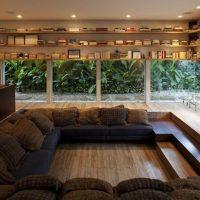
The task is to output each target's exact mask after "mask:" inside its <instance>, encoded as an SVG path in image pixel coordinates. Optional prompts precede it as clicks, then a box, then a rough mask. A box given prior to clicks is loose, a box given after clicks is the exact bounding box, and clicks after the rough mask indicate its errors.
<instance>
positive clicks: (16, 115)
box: [8, 111, 27, 124]
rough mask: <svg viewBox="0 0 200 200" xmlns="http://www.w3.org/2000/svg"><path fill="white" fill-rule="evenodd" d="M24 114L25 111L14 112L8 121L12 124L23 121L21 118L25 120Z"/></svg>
mask: <svg viewBox="0 0 200 200" xmlns="http://www.w3.org/2000/svg"><path fill="white" fill-rule="evenodd" d="M26 113H27V111H24V112H22V111H21V112H20V111H18V112H15V113H13V114H12V115H11V116H9V117H8V121H9V122H10V123H12V124H14V123H15V122H16V121H17V120H19V119H23V118H26Z"/></svg>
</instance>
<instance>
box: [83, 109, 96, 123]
mask: <svg viewBox="0 0 200 200" xmlns="http://www.w3.org/2000/svg"><path fill="white" fill-rule="evenodd" d="M79 123H80V124H81V125H88V124H100V108H90V109H86V110H80V112H79Z"/></svg>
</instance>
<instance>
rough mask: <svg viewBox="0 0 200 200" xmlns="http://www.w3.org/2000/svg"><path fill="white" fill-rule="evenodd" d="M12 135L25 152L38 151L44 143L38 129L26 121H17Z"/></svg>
mask: <svg viewBox="0 0 200 200" xmlns="http://www.w3.org/2000/svg"><path fill="white" fill-rule="evenodd" d="M12 134H13V136H15V137H16V138H17V139H18V141H19V142H20V144H21V145H22V146H23V147H24V148H25V149H27V150H31V151H35V150H39V149H40V148H41V146H42V143H43V141H44V136H43V134H42V132H41V131H40V129H38V127H37V126H36V125H35V124H34V123H33V122H32V121H30V120H28V119H19V120H18V121H17V122H16V123H15V124H14V127H13V129H12Z"/></svg>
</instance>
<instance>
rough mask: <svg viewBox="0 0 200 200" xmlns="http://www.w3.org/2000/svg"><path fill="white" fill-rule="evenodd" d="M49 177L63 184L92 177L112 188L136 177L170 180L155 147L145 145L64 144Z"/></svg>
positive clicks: (56, 154)
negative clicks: (69, 180) (105, 182)
mask: <svg viewBox="0 0 200 200" xmlns="http://www.w3.org/2000/svg"><path fill="white" fill-rule="evenodd" d="M49 174H50V175H54V176H56V177H58V178H59V179H60V180H61V181H65V180H66V179H69V178H75V177H93V178H100V179H103V180H106V181H108V182H110V183H111V184H113V185H116V184H117V183H119V182H120V181H122V180H125V179H130V178H136V177H148V178H156V179H160V180H163V181H168V180H170V179H171V177H170V175H169V174H168V172H167V170H166V168H165V166H164V164H163V163H162V161H161V160H160V158H159V156H158V155H157V153H156V150H155V147H154V146H153V145H151V144H142V143H116V142H115V143H70V144H61V145H59V146H58V148H57V150H56V152H55V154H54V158H53V160H52V164H51V167H50V170H49Z"/></svg>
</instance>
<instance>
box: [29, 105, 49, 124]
mask: <svg viewBox="0 0 200 200" xmlns="http://www.w3.org/2000/svg"><path fill="white" fill-rule="evenodd" d="M32 111H34V112H37V113H40V114H43V115H45V116H46V117H47V118H48V119H49V120H51V121H53V115H52V112H53V109H52V108H35V109H32Z"/></svg>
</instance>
